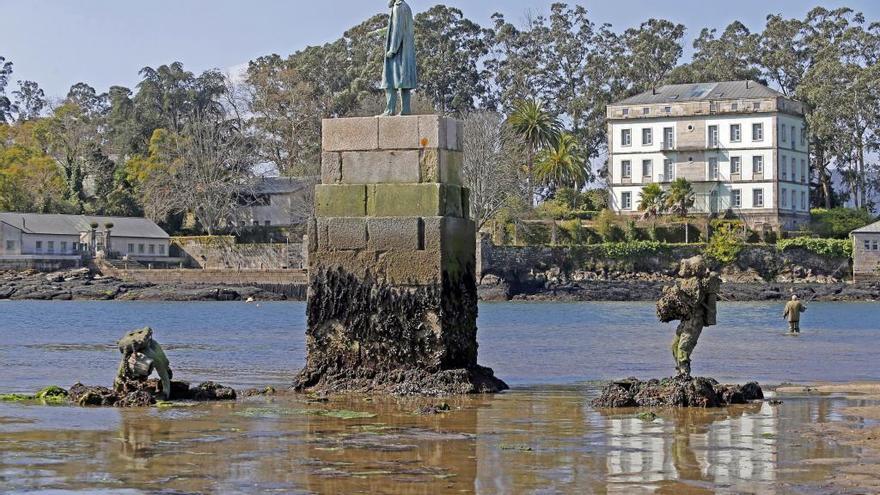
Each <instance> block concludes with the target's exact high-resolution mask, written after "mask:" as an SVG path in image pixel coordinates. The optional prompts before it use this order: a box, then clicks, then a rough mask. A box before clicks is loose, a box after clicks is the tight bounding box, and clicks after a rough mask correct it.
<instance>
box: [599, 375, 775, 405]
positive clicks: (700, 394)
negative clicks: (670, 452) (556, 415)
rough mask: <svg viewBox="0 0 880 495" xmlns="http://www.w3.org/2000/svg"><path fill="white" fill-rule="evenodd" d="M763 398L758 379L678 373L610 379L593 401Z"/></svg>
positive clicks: (687, 401) (693, 401)
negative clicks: (738, 381) (727, 380)
mask: <svg viewBox="0 0 880 495" xmlns="http://www.w3.org/2000/svg"><path fill="white" fill-rule="evenodd" d="M763 398H764V392H763V391H762V390H761V387H760V386H759V385H758V384H757V383H756V382H751V383H747V384H745V385H722V384H720V383H718V382H717V381H716V380H715V379H713V378H702V377H687V376H678V377H673V378H664V379H662V380H657V379H655V380H648V381H641V380H638V379H636V378H628V379H626V380H620V381H615V382H611V383H609V384H608V385H607V386H606V387H605V388H604V389H603V390H602V393H601V394H600V395H599V397H598V398H596V399H594V400H593V401H592V404H593V407H596V408H624V407H698V408H711V407H724V406H729V405H732V404H747V403H749V402H751V401H754V400H760V399H763Z"/></svg>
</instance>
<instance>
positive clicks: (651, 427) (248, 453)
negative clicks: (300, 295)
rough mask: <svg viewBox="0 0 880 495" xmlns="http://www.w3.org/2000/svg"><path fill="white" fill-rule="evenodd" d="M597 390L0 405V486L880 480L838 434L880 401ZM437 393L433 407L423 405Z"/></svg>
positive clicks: (690, 488) (267, 489) (602, 488)
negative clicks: (621, 395) (697, 403)
mask: <svg viewBox="0 0 880 495" xmlns="http://www.w3.org/2000/svg"><path fill="white" fill-rule="evenodd" d="M801 388H802V387H801ZM596 391H597V387H596V384H583V385H578V386H567V387H560V386H555V387H540V388H520V389H516V390H513V391H511V392H509V393H505V394H502V395H499V396H494V397H461V398H450V399H391V398H370V397H363V396H348V397H337V398H333V399H330V400H323V399H315V398H310V397H309V396H304V395H294V394H283V395H280V396H276V397H268V398H267V397H258V398H251V399H247V400H242V401H239V402H236V403H228V404H212V405H185V404H181V405H179V407H171V408H148V409H131V410H115V409H78V408H68V407H45V406H36V405H26V404H0V487H3V490H2V491H4V492H9V493H24V492H27V493H53V490H55V491H63V490H80V491H85V492H87V493H96V492H97V493H100V491H101V490H105V491H106V493H133V494H140V493H169V492H170V493H249V494H251V493H259V494H262V493H346V494H353V493H371V494H372V493H376V494H383V493H387V494H434V493H485V494H495V493H626V494H640V493H676V494H702V493H828V492H829V489H830V488H840V490H837V491H842V490H845V489H849V488H851V487H862V492H860V493H864V491H865V490H864V489H865V488H867V489H868V491H873V487H875V486H876V485H874V484H873V483H874V481H875V480H876V478H875V477H873V471H871V469H873V468H875V467H876V464H873V461H874V460H875V459H876V458H875V457H873V456H874V453H873V452H874V451H873V450H872V448H869V446H868V445H867V444H864V443H860V442H858V441H856V440H855V439H852V440H850V439H849V438H848V437H845V436H841V435H842V434H843V433H845V432H846V431H847V430H846V429H845V428H843V427H844V426H845V425H848V423H847V422H848V421H850V419H849V417H848V416H847V414H848V413H847V411H849V410H850V409H852V408H865V407H867V408H870V409H872V410H874V411H876V410H877V408H878V407H880V401H875V400H874V399H870V400H869V399H865V398H864V397H863V396H860V395H859V396H856V395H853V396H844V395H839V394H837V393H835V394H828V393H818V392H816V393H813V392H810V393H808V394H805V393H803V392H802V390H801V391H792V392H791V393H788V392H785V393H783V394H781V398H782V399H783V401H784V403H783V404H781V405H778V406H772V405H770V404H769V403H767V402H764V403H757V404H751V405H748V406H741V407H731V408H726V409H717V410H695V409H691V410H672V409H668V410H656V411H653V412H654V414H656V416H650V415H645V414H642V413H644V411H640V410H603V411H599V410H595V409H592V408H591V407H590V406H589V401H590V399H591V398H592V397H594V396H595V394H596ZM428 406H434V409H435V411H434V413H430V414H424V413H423V410H424V409H426V407H428ZM447 406H448V410H446V411H443V409H447ZM846 428H854V426H846ZM865 441H867V440H865ZM869 468H870V469H869Z"/></svg>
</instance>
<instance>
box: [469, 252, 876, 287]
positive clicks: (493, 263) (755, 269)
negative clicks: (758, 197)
mask: <svg viewBox="0 0 880 495" xmlns="http://www.w3.org/2000/svg"><path fill="white" fill-rule="evenodd" d="M702 250H703V246H701V245H671V246H667V247H664V248H662V249H660V250H658V251H657V252H656V253H652V254H645V255H641V256H634V257H630V258H610V257H602V256H597V255H596V254H595V252H596V250H593V249H589V248H583V247H561V246H560V247H547V246H525V247H514V246H495V245H493V244H492V243H491V242H489V241H488V240H485V239H484V240H483V241H482V242H481V243H480V253H479V260H480V262H479V283H480V287H479V288H480V296H481V299H482V300H484V301H498V300H510V299H532V300H576V301H632V300H643V301H648V300H654V299H656V298H657V297H659V294H660V291H661V290H662V287H663V285H664V284H668V283H670V282H671V281H672V280H673V278H674V277H675V273H676V270H677V267H678V263H679V261H680V260H682V259H685V258H689V257H691V256H694V255H696V254H699V253H700V252H702ZM713 268H714V269H715V270H717V271H718V272H719V273H720V274H721V276H722V278H723V280H724V281H725V283H726V287H727V289H725V290H727V291H728V292H729V294H727V297H726V298H727V299H728V300H747V301H754V300H758V301H760V300H776V299H780V298H783V297H786V296H787V295H788V294H790V293H800V294H801V295H804V296H806V297H808V298H816V299H821V300H872V299H880V284H858V285H853V284H850V283H849V279H850V278H851V262H850V260H849V259H848V258H835V257H828V256H820V255H817V254H815V253H812V252H810V251H807V250H804V249H799V248H795V249H789V250H786V251H783V252H780V251H779V250H777V249H776V247H775V246H769V245H750V246H746V247H745V248H744V249H743V251H742V252H741V253H740V255H739V257H738V259H737V260H736V261H735V262H734V263H730V264H726V265H722V264H719V263H716V265H715V266H714V267H713Z"/></svg>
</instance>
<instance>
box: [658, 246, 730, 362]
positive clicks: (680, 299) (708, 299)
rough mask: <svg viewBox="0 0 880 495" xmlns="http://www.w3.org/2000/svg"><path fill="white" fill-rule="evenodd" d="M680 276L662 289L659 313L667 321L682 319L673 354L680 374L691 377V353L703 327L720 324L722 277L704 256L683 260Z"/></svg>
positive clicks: (673, 342) (662, 319) (661, 318)
mask: <svg viewBox="0 0 880 495" xmlns="http://www.w3.org/2000/svg"><path fill="white" fill-rule="evenodd" d="M678 276H679V277H681V278H680V279H679V280H678V281H677V282H676V283H675V285H673V286H670V287H665V288H664V289H663V295H662V296H661V297H660V300H659V301H657V316H658V317H659V318H660V321H662V322H664V323H668V322H670V321H675V320H679V321H680V323H679V324H678V328H677V329H676V331H675V338H674V339H673V341H672V357H673V359H675V369H676V371H677V372H678V375H679V376H690V374H691V354H692V353H693V352H694V348H695V347H696V346H697V341H698V340H699V338H700V334H701V333H702V332H703V327H708V326H713V325H715V324H716V323H717V322H716V316H717V309H716V306H717V301H718V291H719V290H720V289H721V279H720V278H719V277H718V274H717V273H714V272H711V271H709V267H708V266H707V264H706V262H705V260H704V259H703V258H702V257H701V256H695V257H693V258H690V259H686V260H683V261H682V262H681V267H680V268H679V272H678Z"/></svg>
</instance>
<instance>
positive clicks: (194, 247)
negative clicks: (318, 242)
mask: <svg viewBox="0 0 880 495" xmlns="http://www.w3.org/2000/svg"><path fill="white" fill-rule="evenodd" d="M297 241H298V242H291V243H289V244H288V243H272V244H251V243H247V244H239V243H236V241H235V238H234V237H232V236H210V237H208V236H205V237H173V238H172V239H171V243H172V253H174V254H175V255H179V256H180V257H182V258H184V259H185V260H186V265H187V266H188V267H191V268H202V269H206V270H286V269H299V268H303V265H304V260H303V244H302V242H299V241H300V240H299V239H298V240H297Z"/></svg>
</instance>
